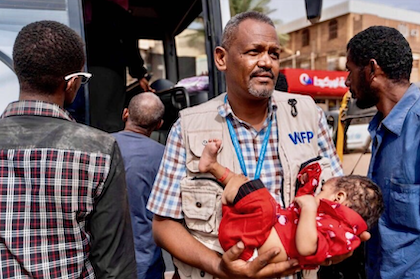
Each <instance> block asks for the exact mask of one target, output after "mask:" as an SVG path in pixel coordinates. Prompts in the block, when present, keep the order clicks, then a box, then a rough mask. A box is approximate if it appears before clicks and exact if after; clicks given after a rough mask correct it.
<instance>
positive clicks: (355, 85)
mask: <svg viewBox="0 0 420 279" xmlns="http://www.w3.org/2000/svg"><path fill="white" fill-rule="evenodd" d="M412 64H413V55H412V52H411V48H410V46H409V44H408V42H407V40H406V39H405V38H404V36H403V35H402V34H401V33H400V32H399V31H397V30H396V29H394V28H390V27H384V26H373V27H370V28H368V29H366V30H364V31H362V32H360V33H359V34H357V35H356V36H354V37H353V38H352V39H351V40H350V42H349V43H348V45H347V69H348V70H349V76H348V78H347V81H346V85H347V86H348V87H349V88H350V91H351V93H352V95H353V97H354V98H356V99H357V102H356V104H357V105H358V106H359V107H360V108H368V107H372V106H376V107H377V109H378V113H377V114H376V115H375V117H374V118H373V119H372V121H371V122H370V124H369V133H370V135H371V137H372V143H373V146H372V158H371V162H370V166H369V172H368V176H369V177H370V178H371V179H372V180H373V181H374V182H376V183H377V184H378V185H379V186H380V187H381V190H382V193H383V198H384V203H385V211H384V213H383V215H382V217H381V218H380V220H379V222H378V225H377V226H376V227H375V228H373V229H372V231H371V234H372V238H371V240H370V241H368V242H367V245H366V257H367V262H366V263H367V266H366V270H367V277H368V278H369V279H375V278H384V279H394V278H411V279H412V278H420V253H419V252H418V251H419V248H420V172H419V171H416V170H417V169H419V167H420V121H419V120H420V91H419V89H418V88H417V87H416V86H415V85H414V84H410V81H409V80H410V74H411V69H412Z"/></svg>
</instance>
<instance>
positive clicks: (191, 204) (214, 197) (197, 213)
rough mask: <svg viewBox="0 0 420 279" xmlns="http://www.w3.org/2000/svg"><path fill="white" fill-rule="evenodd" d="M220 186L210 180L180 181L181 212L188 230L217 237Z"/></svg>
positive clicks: (219, 215)
mask: <svg viewBox="0 0 420 279" xmlns="http://www.w3.org/2000/svg"><path fill="white" fill-rule="evenodd" d="M221 194H222V190H221V188H220V186H219V185H218V184H217V183H216V182H214V181H211V180H207V179H206V180H190V179H184V180H183V181H181V195H182V211H183V212H184V220H185V224H186V226H187V227H188V228H189V229H190V230H194V231H197V232H204V233H209V234H212V235H217V232H218V229H219V223H220V221H221V218H222V213H221Z"/></svg>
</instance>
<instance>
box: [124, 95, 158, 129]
mask: <svg viewBox="0 0 420 279" xmlns="http://www.w3.org/2000/svg"><path fill="white" fill-rule="evenodd" d="M128 111H129V118H130V120H131V121H132V122H133V124H134V125H136V126H139V127H142V128H144V129H147V130H149V131H153V130H154V129H155V128H156V126H157V125H158V124H159V123H160V121H161V120H162V118H163V115H164V114H165V106H164V105H163V103H162V101H161V100H160V98H159V97H158V96H156V94H154V93H151V92H145V93H140V94H138V95H136V96H134V97H133V98H132V99H131V101H130V103H129V104H128Z"/></svg>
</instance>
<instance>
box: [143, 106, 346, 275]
mask: <svg viewBox="0 0 420 279" xmlns="http://www.w3.org/2000/svg"><path fill="white" fill-rule="evenodd" d="M276 109H277V106H276V104H275V103H274V100H272V101H271V105H270V106H269V111H268V116H267V119H266V120H265V123H264V126H263V128H262V129H261V131H259V132H258V131H256V130H255V129H254V128H253V127H252V126H251V125H249V124H247V123H246V122H244V121H242V120H240V119H239V118H237V117H235V115H234V114H233V112H232V109H231V107H230V105H229V103H226V104H223V105H221V106H220V107H219V108H218V110H219V111H218V112H219V114H220V115H221V116H222V117H224V118H225V117H227V116H228V115H232V124H233V127H234V129H235V132H236V134H237V137H238V141H239V142H240V143H241V144H240V147H241V151H242V154H243V157H244V161H245V164H246V169H247V171H248V177H250V178H252V177H254V176H255V170H256V165H257V160H256V158H258V156H259V154H260V150H261V146H262V143H263V140H264V135H265V133H266V131H267V129H268V123H269V119H270V118H271V117H272V116H273V113H274V112H275V110H276ZM318 110H319V129H318V146H319V155H321V156H323V157H326V158H330V160H331V168H332V171H333V176H341V175H343V170H342V167H341V163H340V160H339V158H338V156H337V153H336V150H335V147H334V146H333V144H332V141H331V138H330V134H329V131H328V124H327V121H326V119H325V115H324V112H323V111H322V109H320V108H318ZM277 150H278V131H277V119H276V117H273V123H272V125H271V133H270V138H269V143H268V145H267V150H266V154H265V160H264V164H263V169H262V171H261V176H260V179H261V181H262V182H263V183H264V184H265V186H266V188H267V189H268V190H269V191H270V193H271V194H272V196H273V197H274V198H275V199H276V200H277V201H279V203H280V204H282V203H283V201H282V199H281V192H280V191H281V189H280V187H279V185H282V179H283V170H282V166H281V162H280V157H279V154H278V151H277ZM185 160H186V154H185V147H184V142H183V139H182V132H181V122H180V120H179V119H178V120H177V121H176V122H175V123H174V125H173V127H172V129H171V131H170V133H169V136H168V139H167V142H166V149H165V153H164V156H163V159H162V163H161V167H160V169H159V173H158V175H157V177H156V180H155V183H154V185H153V190H152V193H151V195H150V197H149V201H148V205H147V207H148V209H149V210H150V211H152V212H153V213H155V214H157V215H160V216H166V217H171V218H175V219H182V218H184V217H183V212H182V206H181V189H180V181H181V179H182V178H183V177H185V176H186V167H185V164H186V162H185ZM283 207H284V205H283ZM285 278H293V276H291V277H285Z"/></svg>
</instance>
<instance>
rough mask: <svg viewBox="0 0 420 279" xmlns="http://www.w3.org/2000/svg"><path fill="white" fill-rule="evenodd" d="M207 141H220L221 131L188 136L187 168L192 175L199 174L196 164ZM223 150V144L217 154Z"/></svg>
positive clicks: (194, 133) (196, 133) (195, 133)
mask: <svg viewBox="0 0 420 279" xmlns="http://www.w3.org/2000/svg"><path fill="white" fill-rule="evenodd" d="M209 139H222V132H221V131H204V132H201V131H200V132H191V133H189V134H188V139H187V140H188V146H189V149H190V151H191V153H189V154H188V153H187V168H188V169H189V170H190V171H191V172H194V173H197V172H199V170H198V163H199V161H200V157H201V154H202V153H203V150H204V147H205V146H206V144H207V141H208V140H209ZM222 148H223V142H222V145H221V146H220V149H219V151H218V152H220V151H221V150H222Z"/></svg>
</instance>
